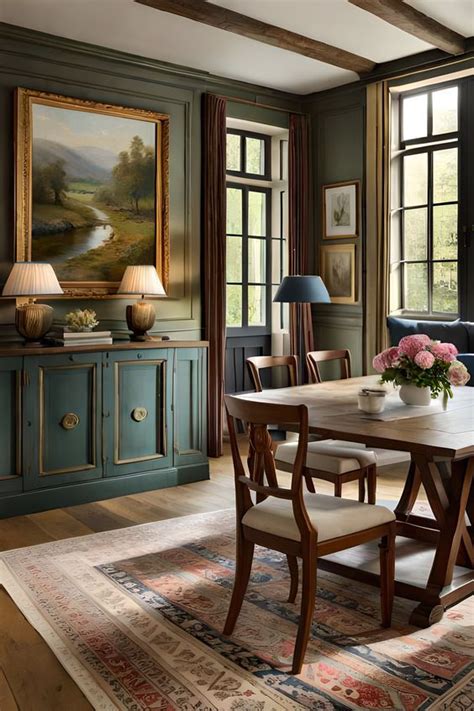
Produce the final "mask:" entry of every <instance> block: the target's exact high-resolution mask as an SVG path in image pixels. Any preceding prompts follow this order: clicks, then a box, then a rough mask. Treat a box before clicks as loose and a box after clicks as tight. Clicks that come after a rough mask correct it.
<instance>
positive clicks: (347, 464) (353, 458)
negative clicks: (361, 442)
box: [275, 441, 377, 474]
mask: <svg viewBox="0 0 474 711" xmlns="http://www.w3.org/2000/svg"><path fill="white" fill-rule="evenodd" d="M297 450H298V443H297V442H287V443H284V444H280V445H279V446H278V449H277V450H276V453H275V461H276V466H277V467H278V462H285V463H286V464H293V463H294V461H295V457H296V452H297ZM376 463H377V456H376V454H375V452H373V451H371V450H370V449H360V448H358V447H354V448H352V447H349V446H346V445H342V446H341V445H336V444H335V443H334V444H333V443H332V442H328V441H324V442H309V444H308V452H307V455H306V466H307V467H308V468H309V469H314V470H316V471H325V472H331V473H332V474H345V473H346V472H352V471H356V470H358V469H362V468H363V467H368V466H371V465H375V464H376Z"/></svg>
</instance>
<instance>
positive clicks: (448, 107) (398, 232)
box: [392, 84, 459, 316]
mask: <svg viewBox="0 0 474 711" xmlns="http://www.w3.org/2000/svg"><path fill="white" fill-rule="evenodd" d="M458 107H459V87H458V86H457V85H456V84H451V85H442V86H437V87H435V88H430V90H424V91H417V92H410V93H408V92H407V93H406V94H404V95H402V96H401V98H400V102H399V127H400V142H399V152H398V156H397V159H396V160H395V161H394V167H395V171H396V173H398V176H397V175H395V176H394V177H395V182H397V181H399V182H398V188H399V194H398V196H397V199H398V204H399V207H398V208H396V209H395V210H394V212H393V220H392V228H393V229H392V240H394V243H393V245H392V246H393V250H392V275H393V276H395V279H397V280H398V282H399V283H398V284H397V288H392V292H393V291H396V293H397V295H398V306H399V308H401V310H402V311H403V312H408V313H416V314H424V315H426V316H437V315H440V316H443V315H448V316H449V315H450V316H453V315H456V314H458V313H459V299H458V201H459V188H458V175H459V166H458V153H459V135H458V130H459V129H458V123H459V108H458ZM396 191H397V188H396V187H395V192H396ZM397 241H398V244H397ZM394 257H395V258H394ZM393 276H392V281H393ZM392 287H393V284H392ZM392 302H393V299H392Z"/></svg>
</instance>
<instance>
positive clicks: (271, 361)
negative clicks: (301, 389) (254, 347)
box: [247, 355, 298, 393]
mask: <svg viewBox="0 0 474 711" xmlns="http://www.w3.org/2000/svg"><path fill="white" fill-rule="evenodd" d="M247 365H248V368H249V371H250V377H251V378H252V382H253V386H254V388H255V392H257V393H261V392H262V390H263V385H262V379H261V377H260V371H261V370H264V369H268V368H277V367H279V366H280V367H284V368H286V370H287V371H288V383H289V385H290V386H293V385H298V356H295V355H282V356H251V357H250V358H247Z"/></svg>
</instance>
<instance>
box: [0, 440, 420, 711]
mask: <svg viewBox="0 0 474 711" xmlns="http://www.w3.org/2000/svg"><path fill="white" fill-rule="evenodd" d="M406 467H407V465H406V464H399V465H391V466H390V467H384V468H383V469H381V470H380V471H379V477H378V483H377V498H378V499H379V500H396V499H398V497H399V495H400V492H401V489H402V485H403V481H404V474H405V471H406ZM284 476H285V477H287V475H284ZM318 484H319V486H318V491H319V492H320V493H332V486H331V484H328V483H326V482H318ZM343 495H344V496H347V497H351V498H356V497H357V483H350V484H345V485H344V488H343ZM233 506H234V484H233V478H232V467H231V461H230V457H229V454H228V452H226V456H224V457H222V458H221V459H217V460H211V480H210V481H202V482H196V483H194V484H187V485H185V486H179V487H173V488H171V489H159V490H156V491H147V492H145V493H143V494H134V495H131V496H123V497H119V498H116V499H109V500H107V501H100V502H95V503H91V504H82V505H80V506H70V507H66V508H63V509H55V510H53V511H45V512H42V513H36V514H31V515H29V516H17V517H15V518H10V519H2V520H0V550H9V549H12V548H20V547H23V546H31V545H35V544H37V543H46V542H48V541H54V540H60V539H63V538H71V537H75V536H83V535H86V534H90V533H96V532H99V531H108V530H112V529H118V528H124V527H126V526H133V525H135V524H139V523H147V522H150V521H160V520H163V519H167V518H173V517H174V516H185V515H187V514H193V513H200V512H206V511H216V510H219V509H224V508H231V507H233ZM0 620H1V624H0V709H1V711H62V710H63V709H67V711H69V710H70V711H86V710H87V711H90V710H91V709H92V706H91V705H90V704H89V703H88V701H87V700H86V699H85V697H84V696H83V694H82V693H81V691H80V690H79V688H78V687H77V685H76V684H75V683H74V682H73V681H72V679H71V678H70V677H69V676H68V674H67V673H66V672H65V671H64V669H63V668H62V666H61V665H60V663H59V662H58V661H57V659H56V657H55V656H54V655H53V653H52V652H51V651H50V649H49V647H48V646H47V644H46V643H45V642H44V641H43V639H42V638H41V637H40V635H39V634H38V633H37V632H35V630H34V629H33V627H31V625H30V624H29V623H28V622H27V621H26V619H25V618H24V617H23V615H22V614H21V613H20V612H19V610H18V609H17V608H16V606H15V605H14V603H13V602H12V600H11V599H10V597H9V596H8V595H7V593H6V592H5V590H3V589H2V588H0Z"/></svg>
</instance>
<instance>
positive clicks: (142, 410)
mask: <svg viewBox="0 0 474 711" xmlns="http://www.w3.org/2000/svg"><path fill="white" fill-rule="evenodd" d="M147 415H148V410H147V409H146V407H136V408H135V409H134V410H132V419H133V420H135V422H142V420H144V419H145V417H147Z"/></svg>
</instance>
